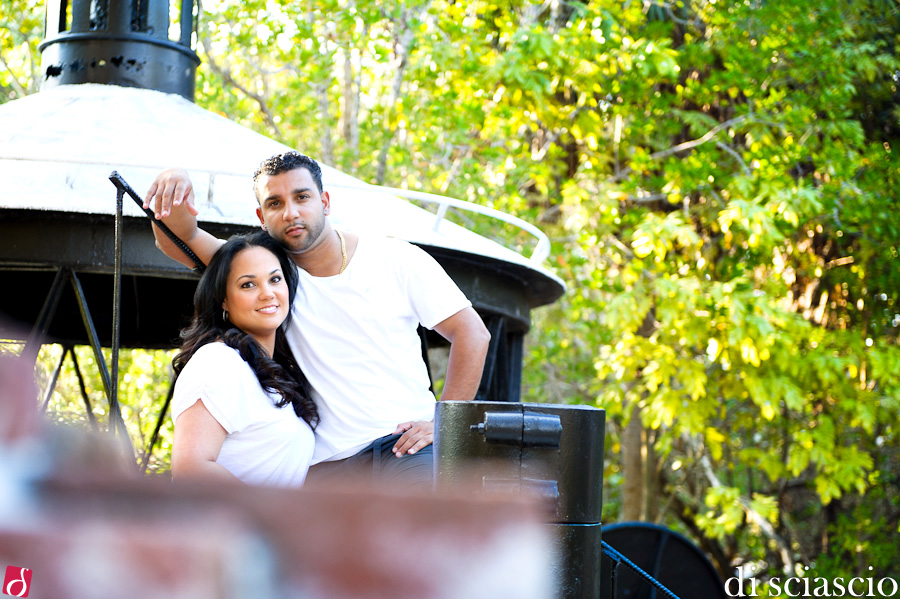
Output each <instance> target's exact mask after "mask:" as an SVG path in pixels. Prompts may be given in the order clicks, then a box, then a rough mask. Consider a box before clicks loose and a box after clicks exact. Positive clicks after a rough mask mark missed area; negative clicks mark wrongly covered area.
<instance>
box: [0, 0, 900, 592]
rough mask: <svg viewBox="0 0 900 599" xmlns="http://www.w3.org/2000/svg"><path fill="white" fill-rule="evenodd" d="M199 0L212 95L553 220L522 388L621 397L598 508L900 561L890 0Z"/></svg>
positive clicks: (263, 122)
mask: <svg viewBox="0 0 900 599" xmlns="http://www.w3.org/2000/svg"><path fill="white" fill-rule="evenodd" d="M204 8H205V11H206V12H205V13H204V15H203V17H202V19H201V31H200V35H199V40H200V51H201V54H202V57H203V58H204V63H203V66H202V67H201V69H200V80H199V82H198V91H197V101H198V103H199V104H200V105H202V106H205V107H207V108H209V109H211V110H216V111H219V112H221V113H223V114H225V115H227V116H229V117H230V118H232V119H234V120H236V121H239V122H241V123H243V124H245V125H247V126H249V127H252V128H255V129H257V130H259V131H261V132H263V133H266V134H268V135H270V136H273V137H275V138H277V139H279V140H281V141H284V142H285V143H288V144H290V145H292V146H294V147H297V148H298V149H301V150H303V151H305V152H307V153H309V154H311V155H314V156H317V157H319V158H321V159H323V160H324V161H325V162H326V163H329V164H332V165H334V166H337V167H338V168H341V169H343V170H345V171H347V172H350V173H351V174H354V175H357V176H359V177H361V178H363V179H366V180H368V181H371V182H375V183H384V184H387V185H393V186H396V187H403V188H409V189H420V190H423V191H429V192H437V193H443V194H446V195H450V196H454V197H459V198H463V199H468V200H471V201H474V202H478V203H481V204H485V205H489V206H492V207H495V208H499V209H502V210H506V211H509V212H512V213H515V214H517V215H518V216H520V217H523V218H526V219H529V220H532V221H535V222H538V223H540V224H541V225H542V226H544V228H545V229H546V230H547V231H548V232H550V233H551V234H552V236H553V239H554V253H553V259H552V260H553V262H552V264H551V267H552V268H553V269H555V271H556V272H557V273H558V274H559V275H560V276H562V277H563V278H564V279H565V280H566V282H567V284H568V292H567V294H566V296H565V297H564V298H563V299H562V300H561V301H560V302H558V303H557V304H555V305H554V306H551V307H548V308H545V309H542V310H541V311H540V312H539V313H538V314H537V315H536V318H535V326H534V330H533V332H532V334H531V338H530V340H529V346H528V351H527V356H526V360H527V364H526V368H525V371H524V373H525V374H524V376H525V381H524V389H523V396H524V398H525V399H527V400H529V401H552V402H581V403H590V404H596V405H599V406H601V407H603V408H605V409H606V410H607V412H608V419H609V427H608V428H609V435H608V447H609V452H608V454H607V473H606V483H607V492H606V497H608V498H609V499H608V505H607V506H606V516H605V517H606V518H607V519H615V518H618V517H621V516H622V515H628V514H631V516H630V517H633V514H634V513H635V510H637V514H638V515H639V517H643V518H648V519H655V520H658V521H660V522H663V523H665V524H667V525H669V526H674V527H676V528H679V529H682V530H685V531H686V532H688V533H690V534H691V535H692V536H693V537H694V538H695V539H696V540H697V541H698V542H699V543H700V544H701V546H702V547H703V549H704V550H706V551H707V553H708V554H709V555H710V556H711V557H713V559H714V560H715V562H716V564H717V565H718V566H719V568H720V570H721V571H722V572H727V571H728V570H729V568H730V567H732V566H734V565H735V564H741V563H750V562H756V563H765V564H767V565H768V567H769V568H771V569H772V571H784V570H795V571H796V570H797V569H800V570H799V571H801V572H803V571H804V570H802V566H803V565H808V566H810V567H811V571H815V572H816V573H817V575H823V576H826V575H834V576H836V575H848V574H851V573H860V572H865V575H866V576H872V575H873V573H872V571H869V570H867V569H866V568H867V567H868V566H870V565H871V566H873V567H874V568H875V569H876V571H877V572H876V574H877V573H881V574H883V575H887V574H891V573H895V572H896V570H895V568H894V566H893V565H894V564H895V563H896V562H897V559H898V557H900V555H898V551H897V543H896V539H897V536H898V534H900V467H898V465H897V464H898V463H900V460H898V453H900V451H898V445H900V443H898V435H900V431H898V426H897V422H898V421H900V374H898V373H900V349H898V331H900V297H898V294H900V291H898V290H900V256H898V248H900V243H898V241H897V240H898V238H900V210H898V209H900V206H898V202H897V199H896V196H895V194H894V193H893V190H894V189H896V188H897V187H898V185H900V161H898V158H897V152H900V148H898V145H900V92H898V85H900V59H898V52H897V46H898V43H900V33H898V32H900V5H898V2H897V0H856V1H848V0H843V1H841V0H822V1H820V2H816V3H812V4H810V3H807V2H800V1H798V0H783V1H779V2H765V1H762V0H744V1H736V0H716V1H712V0H708V1H701V0H693V1H690V2H685V1H673V2H666V1H663V0H648V1H645V2H631V1H624V2H622V1H611V0H596V1H592V2H579V1H576V0H572V1H569V2H559V1H557V0H550V1H548V2H544V3H541V2H533V1H525V0H515V1H513V2H504V3H499V2H493V1H491V0H480V1H479V0H469V1H464V2H450V1H447V0H418V1H414V0H410V1H407V2H400V3H394V4H391V5H390V6H388V5H385V4H384V3H369V2H362V1H360V0H314V1H311V2H305V3H297V2H290V1H287V0H266V1H263V0H245V1H241V2H238V1H237V0H220V1H219V2H216V3H210V4H206V5H204ZM5 39H6V38H4V40H5ZM4 44H6V42H5V41H4ZM7 55H8V50H7V46H4V56H7ZM0 76H2V74H0ZM0 81H2V80H0ZM4 89H6V88H4ZM508 241H509V242H510V243H512V244H513V245H518V244H519V243H520V240H518V239H510V240H508ZM629 423H632V426H636V427H637V428H636V429H635V430H637V432H638V434H637V436H631V437H628V436H626V435H623V434H622V433H623V432H624V431H625V430H626V428H627V427H628V425H629ZM626 439H637V440H638V443H639V445H640V446H639V447H634V446H633V445H631V443H632V441H626ZM635 452H637V455H638V456H639V459H638V460H637V462H636V463H637V465H638V467H639V468H642V469H643V471H642V472H640V471H634V470H629V469H628V468H625V465H626V464H627V463H629V461H628V460H627V459H625V458H626V457H627V456H628V455H632V456H633V455H635ZM620 453H621V454H622V459H619V455H620ZM640 456H644V457H643V458H641V457H640ZM629 468H631V466H629ZM635 477H640V481H639V482H640V484H638V485H637V486H634V485H631V486H629V485H625V484H624V483H625V482H628V480H629V479H630V480H631V481H632V482H634V481H635V480H637V479H636V478H635ZM623 489H629V490H628V491H627V492H626V491H625V490H623ZM635 492H636V493H637V495H635V494H634V493H635ZM892 568H894V569H892Z"/></svg>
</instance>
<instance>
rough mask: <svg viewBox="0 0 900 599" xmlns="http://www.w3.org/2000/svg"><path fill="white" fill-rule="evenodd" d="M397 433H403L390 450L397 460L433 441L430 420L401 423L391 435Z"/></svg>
mask: <svg viewBox="0 0 900 599" xmlns="http://www.w3.org/2000/svg"><path fill="white" fill-rule="evenodd" d="M398 433H403V436H402V437H400V438H399V439H397V442H396V443H395V444H394V449H393V450H392V451H393V452H394V455H395V456H397V457H398V458H399V457H402V456H404V455H406V454H410V455H412V454H414V453H416V452H417V451H419V450H420V449H422V448H423V447H428V446H429V445H431V443H432V442H433V441H434V422H431V421H430V420H417V421H413V422H402V423H400V424H398V425H397V430H395V431H394V432H393V433H392V434H394V435H396V434H398Z"/></svg>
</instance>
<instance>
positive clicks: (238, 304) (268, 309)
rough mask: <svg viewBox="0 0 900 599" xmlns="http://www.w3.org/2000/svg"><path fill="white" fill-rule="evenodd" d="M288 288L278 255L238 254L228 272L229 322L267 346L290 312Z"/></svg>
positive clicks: (260, 251)
mask: <svg viewBox="0 0 900 599" xmlns="http://www.w3.org/2000/svg"><path fill="white" fill-rule="evenodd" d="M288 297H289V294H288V286H287V282H286V281H285V280H284V274H283V273H282V272H281V263H280V262H279V261H278V258H276V257H275V254H273V253H272V252H270V251H269V250H267V249H266V248H262V247H250V248H247V249H245V250H241V251H240V252H238V253H237V254H235V256H234V259H233V260H232V262H231V270H230V271H229V273H228V284H227V287H226V289H225V301H223V302H222V308H223V309H225V310H227V311H228V320H230V321H231V323H232V324H233V325H234V326H236V327H237V328H239V329H241V330H242V331H244V332H245V333H247V334H248V335H252V336H253V337H254V338H256V340H257V341H259V342H260V343H262V344H263V345H266V344H267V343H266V342H267V340H269V339H270V338H271V340H272V342H273V343H274V336H275V331H276V330H277V329H278V327H279V326H280V325H281V323H282V322H284V319H285V318H286V317H287V315H288V310H289V309H290V306H289V302H288Z"/></svg>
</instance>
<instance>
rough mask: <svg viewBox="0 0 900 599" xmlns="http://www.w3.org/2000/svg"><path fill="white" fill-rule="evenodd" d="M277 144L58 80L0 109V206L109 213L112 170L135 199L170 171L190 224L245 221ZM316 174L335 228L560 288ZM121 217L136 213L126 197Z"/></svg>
mask: <svg viewBox="0 0 900 599" xmlns="http://www.w3.org/2000/svg"><path fill="white" fill-rule="evenodd" d="M289 149H291V148H288V147H287V146H285V145H283V144H280V143H278V142H276V141H273V140H271V139H269V138H267V137H265V136H263V135H260V134H258V133H256V132H254V131H251V130H250V129H247V128H245V127H243V126H241V125H238V124H237V123H234V122H232V121H229V120H228V119H226V118H224V117H222V116H219V115H217V114H214V113H212V112H209V111H207V110H204V109H202V108H200V107H198V106H196V105H195V104H193V103H191V102H189V101H188V100H185V99H184V98H182V97H181V96H178V95H175V94H165V93H161V92H157V91H152V90H144V89H137V88H129V87H118V86H113V85H99V84H82V85H62V86H58V87H55V88H51V89H48V90H45V91H42V92H41V93H39V94H34V95H32V96H28V97H25V98H22V99H20V100H15V101H13V102H8V103H6V104H2V105H0V181H2V185H0V208H22V209H33V210H52V211H63V212H80V213H89V214H113V213H114V212H115V188H114V187H113V185H112V184H111V183H110V182H109V180H108V177H109V175H110V173H111V172H112V171H113V170H115V171H118V172H119V174H120V175H122V177H123V178H124V179H125V180H126V181H127V182H128V183H129V184H131V186H132V187H133V188H134V189H135V191H136V192H137V193H138V194H143V193H144V192H145V191H146V190H147V188H148V187H149V186H150V183H151V182H152V181H153V179H154V177H155V176H156V175H157V174H158V173H159V171H160V170H162V169H164V168H166V167H170V166H179V167H182V168H185V169H187V170H188V171H189V172H190V174H191V179H192V181H193V184H194V192H195V195H196V197H197V204H198V208H199V210H200V217H199V218H200V220H202V221H209V222H222V223H234V224H247V225H257V224H258V220H257V218H256V214H255V207H256V199H255V197H254V194H253V190H252V181H251V177H252V174H253V172H254V171H255V170H256V168H257V166H258V165H259V163H260V161H261V160H263V159H264V158H267V157H269V156H271V155H273V154H276V153H279V152H283V151H286V150H289ZM322 171H323V179H324V181H323V182H324V186H325V188H326V189H327V190H328V191H329V193H330V195H331V199H332V212H331V219H332V222H333V223H334V225H335V227H337V228H340V229H344V230H352V231H357V232H365V231H373V232H377V233H380V234H383V235H388V236H392V237H398V238H400V239H405V240H407V241H411V242H414V243H419V244H423V245H429V246H434V247H440V248H447V249H453V250H458V251H462V252H466V253H470V254H476V255H480V256H485V257H489V258H493V259H496V260H501V261H504V262H509V263H513V264H517V265H519V266H524V267H526V268H527V269H529V270H530V271H532V274H533V275H536V276H538V277H547V278H549V279H552V280H553V281H555V282H556V283H558V284H559V286H560V288H563V283H562V281H561V280H560V279H559V278H558V277H556V276H555V275H553V274H552V273H550V272H549V271H548V270H546V269H545V268H543V267H542V266H541V265H540V262H541V261H542V260H543V258H544V257H545V255H546V252H545V250H543V249H542V250H541V251H540V252H538V253H537V255H535V256H534V259H529V258H527V257H525V256H523V255H521V254H519V253H517V252H515V251H512V250H510V249H508V248H506V247H503V246H501V245H500V244H498V243H495V242H494V241H491V240H488V239H486V238H485V237H482V236H480V235H477V234H475V233H473V232H471V231H469V230H467V229H465V228H463V227H461V226H458V225H456V224H454V223H452V222H449V221H447V220H445V219H442V218H441V217H440V216H438V217H436V216H435V215H434V214H432V213H431V212H429V211H427V210H424V209H422V208H420V207H418V206H415V205H413V204H411V203H410V202H409V201H407V200H405V199H402V198H400V197H398V196H397V195H392V194H389V193H385V192H384V190H383V189H381V188H377V187H374V186H369V185H367V184H366V183H364V182H362V181H360V180H358V179H355V178H353V177H350V176H349V175H346V174H344V173H341V172H340V171H338V170H336V169H334V168H331V167H328V166H325V165H322ZM396 193H398V194H403V193H405V192H403V191H400V190H396ZM409 195H413V196H414V195H416V194H409ZM418 195H420V196H424V195H426V194H418ZM423 199H429V200H431V199H434V198H433V197H432V198H423ZM448 202H450V203H452V204H453V205H454V206H457V207H459V206H462V207H465V206H464V205H465V204H468V203H463V202H459V201H454V200H448ZM468 206H474V205H471V204H468ZM474 209H475V211H478V212H485V209H483V208H482V207H480V206H474ZM488 212H493V211H488ZM125 214H126V215H128V216H141V215H143V213H142V212H141V211H140V210H139V208H138V207H137V205H136V204H134V203H133V202H130V201H126V202H125ZM439 214H441V213H440V212H439ZM492 216H494V217H495V218H499V219H500V220H505V221H507V222H514V224H516V225H517V226H520V227H522V228H524V229H526V230H527V231H529V232H530V233H532V234H536V235H538V239H539V242H540V246H541V247H542V248H546V246H547V240H546V237H545V236H543V234H542V233H540V232H539V231H537V230H536V229H535V228H534V227H532V226H531V225H528V224H527V223H523V222H522V221H519V220H518V219H515V218H513V217H509V216H507V215H503V214H501V213H496V212H494V213H493V214H492ZM541 254H543V255H541Z"/></svg>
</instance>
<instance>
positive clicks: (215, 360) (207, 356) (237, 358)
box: [184, 341, 244, 370]
mask: <svg viewBox="0 0 900 599" xmlns="http://www.w3.org/2000/svg"><path fill="white" fill-rule="evenodd" d="M243 361H244V359H243V358H242V357H241V354H240V353H239V352H238V350H236V349H234V348H233V347H230V346H228V345H226V344H225V343H224V342H222V341H213V342H212V343H207V344H206V345H204V346H202V347H200V348H199V349H198V350H197V351H195V352H194V355H193V356H191V359H190V360H188V363H187V365H186V366H185V367H184V369H185V370H188V369H191V370H197V369H199V368H203V367H206V366H215V367H216V368H222V367H223V366H225V367H230V366H231V365H233V364H238V363H240V362H243Z"/></svg>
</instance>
